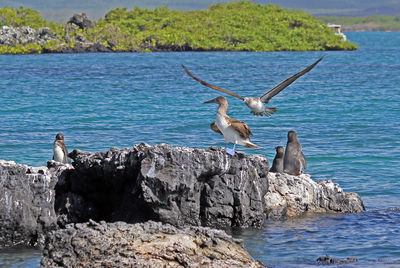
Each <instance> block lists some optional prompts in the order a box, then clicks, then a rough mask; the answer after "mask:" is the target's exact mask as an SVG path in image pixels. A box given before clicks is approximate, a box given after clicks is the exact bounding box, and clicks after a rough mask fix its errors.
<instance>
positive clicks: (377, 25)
mask: <svg viewBox="0 0 400 268" xmlns="http://www.w3.org/2000/svg"><path fill="white" fill-rule="evenodd" d="M319 19H321V20H322V21H324V22H325V23H335V24H341V25H345V26H346V28H348V29H350V30H378V31H400V14H399V15H397V16H384V15H374V16H368V17H336V16H332V17H331V16H329V17H319Z"/></svg>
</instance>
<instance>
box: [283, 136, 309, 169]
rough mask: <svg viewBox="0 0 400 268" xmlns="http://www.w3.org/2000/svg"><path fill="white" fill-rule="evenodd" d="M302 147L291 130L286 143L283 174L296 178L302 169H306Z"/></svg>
mask: <svg viewBox="0 0 400 268" xmlns="http://www.w3.org/2000/svg"><path fill="white" fill-rule="evenodd" d="M302 149H303V148H302V146H301V144H300V142H299V139H298V138H297V134H296V132H294V131H293V130H291V131H289V132H288V141H287V143H286V150H285V156H284V158H283V172H284V173H287V174H290V175H295V176H298V175H300V174H301V172H302V170H301V169H302V168H304V169H306V168H307V161H306V157H305V156H304V154H303V151H302Z"/></svg>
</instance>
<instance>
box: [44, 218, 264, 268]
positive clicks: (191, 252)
mask: <svg viewBox="0 0 400 268" xmlns="http://www.w3.org/2000/svg"><path fill="white" fill-rule="evenodd" d="M41 267H246V268H250V267H254V268H255V267H264V265H263V264H262V263H261V262H259V261H255V260H254V259H253V258H252V257H251V256H250V254H249V253H248V252H247V251H246V250H245V249H244V248H243V245H242V244H241V242H240V241H238V240H235V239H233V238H232V237H230V236H228V235H227V234H226V233H225V232H224V231H220V230H215V229H210V228H207V227H184V228H176V227H174V226H172V225H169V224H162V223H160V222H152V221H148V222H145V223H138V224H127V223H124V222H116V223H105V222H100V223H96V222H94V221H90V222H88V223H82V224H69V225H67V226H66V228H65V229H60V230H57V231H53V232H52V233H50V234H49V236H47V239H46V247H45V249H44V252H43V259H42V261H41Z"/></svg>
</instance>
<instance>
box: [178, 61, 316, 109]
mask: <svg viewBox="0 0 400 268" xmlns="http://www.w3.org/2000/svg"><path fill="white" fill-rule="evenodd" d="M322 59H323V57H321V58H319V59H318V60H317V61H316V62H314V63H313V64H311V65H310V66H308V67H307V68H305V69H304V70H302V71H300V72H298V73H297V74H295V75H292V76H291V77H289V78H287V79H285V80H284V81H282V82H281V83H279V84H278V85H276V86H275V87H273V88H272V89H271V90H269V91H268V92H266V93H264V94H263V95H261V96H260V97H245V98H243V97H241V96H239V95H238V94H236V93H233V92H231V91H228V90H226V89H222V88H220V87H216V86H213V85H210V84H208V83H207V82H205V81H203V80H201V79H199V78H197V77H196V76H194V75H193V74H192V73H191V72H190V71H189V70H188V69H187V68H186V67H185V66H184V65H182V67H183V69H184V70H185V72H186V73H187V74H188V75H189V76H190V77H192V78H193V79H194V80H196V81H198V82H200V83H201V84H202V85H205V86H207V87H209V88H212V89H215V90H219V91H221V92H224V93H226V94H229V95H231V96H234V97H236V98H238V99H241V100H242V101H243V102H244V103H245V104H246V105H247V107H249V108H250V110H251V113H253V114H254V115H259V116H263V115H266V116H267V117H269V116H271V114H273V113H274V112H276V108H274V107H266V106H265V105H264V104H267V103H268V102H269V100H270V99H271V98H272V97H274V96H275V95H276V94H278V93H279V92H281V91H282V90H283V89H285V88H286V87H287V86H289V85H290V84H292V83H293V82H294V81H296V79H297V78H299V77H300V76H302V75H304V74H305V73H307V72H309V71H310V70H311V69H312V68H314V67H315V65H317V64H318V63H319V62H320V61H321V60H322Z"/></svg>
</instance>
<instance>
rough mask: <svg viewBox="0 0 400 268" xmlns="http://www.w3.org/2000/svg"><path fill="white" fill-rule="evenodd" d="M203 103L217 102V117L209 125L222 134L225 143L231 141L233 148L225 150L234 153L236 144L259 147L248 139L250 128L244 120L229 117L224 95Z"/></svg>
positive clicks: (250, 133)
mask: <svg viewBox="0 0 400 268" xmlns="http://www.w3.org/2000/svg"><path fill="white" fill-rule="evenodd" d="M204 103H217V104H219V106H218V110H217V119H216V121H215V122H214V123H212V124H211V125H210V127H211V129H212V130H213V131H215V132H217V133H219V134H222V135H223V136H224V138H225V142H226V143H233V144H234V145H233V149H226V151H227V152H228V153H229V154H231V155H234V154H235V147H236V144H239V145H243V146H246V147H248V148H260V146H258V145H255V144H254V143H252V142H251V141H250V138H249V137H250V136H251V135H253V133H252V132H251V129H250V128H249V126H248V125H247V124H246V123H245V122H241V121H239V120H236V119H233V118H230V117H229V116H228V115H227V114H226V112H227V111H228V101H227V100H226V99H225V98H224V97H217V98H215V99H212V100H209V101H206V102H204Z"/></svg>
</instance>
